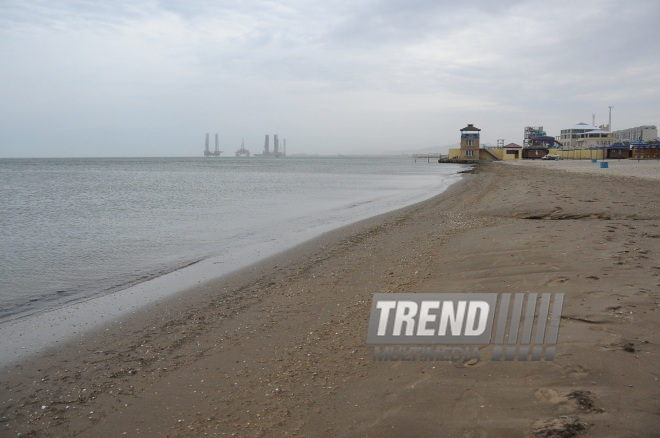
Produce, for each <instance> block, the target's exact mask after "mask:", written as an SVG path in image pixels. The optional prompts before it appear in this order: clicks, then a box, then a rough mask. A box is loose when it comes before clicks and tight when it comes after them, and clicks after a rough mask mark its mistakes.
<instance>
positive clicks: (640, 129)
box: [612, 125, 658, 143]
mask: <svg viewBox="0 0 660 438" xmlns="http://www.w3.org/2000/svg"><path fill="white" fill-rule="evenodd" d="M612 135H613V136H614V137H615V138H616V140H617V142H619V143H624V142H625V143H631V142H634V141H645V142H650V141H653V140H656V139H657V138H658V128H657V127H656V126H655V125H642V126H637V127H635V128H628V129H620V130H618V131H614V132H612Z"/></svg>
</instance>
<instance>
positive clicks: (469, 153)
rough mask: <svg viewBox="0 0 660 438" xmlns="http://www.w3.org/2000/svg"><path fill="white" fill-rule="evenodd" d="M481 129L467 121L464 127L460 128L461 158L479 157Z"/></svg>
mask: <svg viewBox="0 0 660 438" xmlns="http://www.w3.org/2000/svg"><path fill="white" fill-rule="evenodd" d="M480 132H481V129H479V128H477V127H476V126H474V125H473V124H472V123H468V125H467V126H466V127H465V128H461V158H463V157H465V158H468V159H469V158H472V159H478V158H479V133H480Z"/></svg>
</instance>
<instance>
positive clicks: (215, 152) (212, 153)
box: [204, 133, 222, 157]
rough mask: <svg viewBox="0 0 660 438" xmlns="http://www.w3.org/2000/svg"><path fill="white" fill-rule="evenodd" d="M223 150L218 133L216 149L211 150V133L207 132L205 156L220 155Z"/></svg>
mask: <svg viewBox="0 0 660 438" xmlns="http://www.w3.org/2000/svg"><path fill="white" fill-rule="evenodd" d="M221 153H222V151H221V150H220V141H219V140H218V134H215V150H214V151H213V152H211V150H210V149H209V134H208V133H207V134H206V143H205V145H204V156H205V157H219V156H220V154H221Z"/></svg>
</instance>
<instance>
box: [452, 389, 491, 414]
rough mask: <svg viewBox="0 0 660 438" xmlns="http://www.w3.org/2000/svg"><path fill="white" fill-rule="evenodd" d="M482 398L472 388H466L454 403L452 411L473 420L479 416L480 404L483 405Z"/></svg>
mask: <svg viewBox="0 0 660 438" xmlns="http://www.w3.org/2000/svg"><path fill="white" fill-rule="evenodd" d="M484 400H485V399H484V398H483V396H482V395H481V394H479V393H478V392H477V391H475V390H473V389H466V390H465V391H464V392H463V394H461V396H460V397H459V398H458V400H457V401H456V403H455V404H454V408H453V413H454V415H455V416H456V417H457V418H458V417H463V418H465V419H469V420H474V419H476V418H477V417H478V416H479V411H480V409H481V406H483V405H484Z"/></svg>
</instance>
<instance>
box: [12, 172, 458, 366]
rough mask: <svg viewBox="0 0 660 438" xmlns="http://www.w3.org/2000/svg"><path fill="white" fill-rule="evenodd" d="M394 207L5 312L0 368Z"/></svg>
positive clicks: (372, 217)
mask: <svg viewBox="0 0 660 438" xmlns="http://www.w3.org/2000/svg"><path fill="white" fill-rule="evenodd" d="M462 172H463V171H458V172H457V173H456V174H455V175H452V179H453V178H454V177H455V176H456V175H458V178H459V179H457V180H455V181H451V182H449V183H448V184H449V185H448V186H447V188H445V189H444V190H443V192H444V191H446V190H447V189H448V188H449V187H451V186H452V185H454V184H456V183H458V182H460V174H461V173H462ZM443 192H440V193H443ZM433 196H438V195H433ZM433 196H432V197H433ZM419 202H424V200H423V201H417V202H413V204H411V205H415V204H417V203H419ZM411 205H407V206H404V207H399V208H397V209H395V210H393V211H394V212H395V211H397V210H400V209H405V208H408V207H410V206H411ZM393 211H389V212H385V213H380V214H377V215H375V216H371V217H368V218H362V219H355V220H352V221H349V222H348V223H346V221H345V220H343V221H340V222H335V223H332V224H324V225H318V226H316V227H315V228H314V229H312V230H307V231H305V232H298V233H296V234H295V235H290V236H288V237H285V238H284V239H279V240H276V239H273V240H272V241H270V242H266V243H262V244H260V245H258V246H254V245H253V246H247V247H245V248H242V249H241V251H240V252H239V253H238V254H235V253H234V254H231V255H229V254H225V255H221V256H212V257H209V258H206V259H201V260H197V261H194V262H191V263H187V264H185V265H184V266H181V267H179V268H176V269H173V270H171V271H168V272H164V273H162V274H159V275H153V276H152V277H151V278H148V279H146V280H144V281H139V282H136V283H134V284H130V285H129V286H127V287H117V288H116V289H115V290H113V291H110V292H105V293H104V292H99V293H97V294H94V295H92V296H90V297H85V298H78V299H75V300H73V301H71V302H68V303H63V304H60V305H56V306H55V307H53V308H45V309H40V310H36V311H33V312H32V313H19V314H16V315H9V316H8V317H7V318H6V319H4V320H2V321H0V339H5V340H6V341H4V342H2V343H1V344H0V369H1V368H3V367H6V366H9V365H11V364H14V363H16V362H19V361H21V360H27V359H29V358H30V357H31V356H35V355H38V354H39V353H42V352H47V351H48V350H49V349H52V348H54V347H56V346H57V345H58V344H60V345H61V344H62V343H65V342H67V341H70V340H72V339H75V338H80V337H84V336H86V335H87V334H88V333H92V332H94V331H98V330H102V329H103V328H104V327H105V326H107V325H109V324H112V323H116V322H118V321H120V320H124V319H126V318H130V317H131V315H135V314H138V313H140V312H141V311H143V310H145V311H148V310H149V309H150V308H153V307H154V306H159V305H160V302H161V301H163V302H166V301H167V300H169V299H177V295H179V294H182V295H186V294H188V293H189V292H190V291H191V290H194V289H196V288H198V287H199V286H200V285H204V284H207V283H218V282H222V281H223V278H225V277H230V276H232V275H236V273H238V274H237V275H241V274H240V273H241V272H246V271H249V270H250V269H254V268H253V266H254V267H256V266H259V265H260V264H262V263H264V262H265V261H267V260H269V259H272V258H274V257H275V258H277V257H278V256H279V255H280V254H284V253H287V252H289V251H297V249H296V248H298V247H300V246H304V245H305V244H306V242H313V241H314V240H316V239H319V238H320V237H321V236H323V235H324V234H326V233H332V232H333V231H336V230H338V229H341V228H344V227H350V226H351V225H354V224H359V223H360V222H362V221H370V220H373V219H376V218H378V217H380V216H383V215H388V214H390V213H392V212H393ZM248 260H250V261H248ZM7 340H8V341H7Z"/></svg>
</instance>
